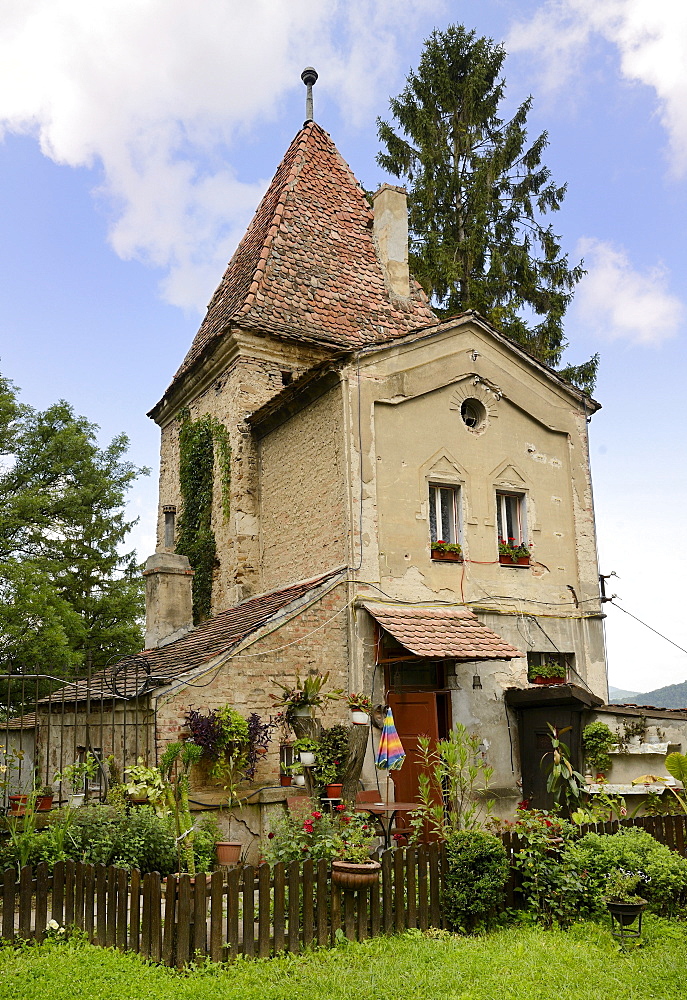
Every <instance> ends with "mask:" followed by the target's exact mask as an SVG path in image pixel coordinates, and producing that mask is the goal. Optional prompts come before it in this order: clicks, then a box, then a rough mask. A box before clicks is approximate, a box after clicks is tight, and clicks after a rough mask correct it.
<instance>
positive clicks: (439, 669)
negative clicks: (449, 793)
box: [146, 121, 606, 806]
mask: <svg viewBox="0 0 687 1000" xmlns="http://www.w3.org/2000/svg"><path fill="white" fill-rule="evenodd" d="M407 247H408V232H407V212H406V205H405V194H404V192H403V191H402V190H400V189H398V188H394V187H391V186H388V185H385V186H384V187H382V189H381V190H380V191H378V192H377V193H376V195H375V196H374V198H373V203H372V205H370V204H369V203H368V201H367V199H366V197H365V195H364V193H363V192H362V190H361V188H360V185H359V184H358V183H357V182H356V180H355V178H354V177H353V175H352V173H351V171H350V169H349V168H348V167H347V165H346V164H345V163H344V161H343V160H342V158H341V156H340V154H339V153H338V151H337V149H336V147H335V146H334V144H333V142H332V140H331V138H330V137H329V136H328V135H327V133H326V132H324V130H323V129H322V128H321V127H320V126H319V125H317V124H316V123H314V122H312V121H310V122H307V123H306V124H305V126H304V127H303V128H302V129H301V130H300V132H299V133H298V135H297V136H296V138H295V139H294V141H293V143H292V144H291V146H290V148H289V149H288V151H287V153H286V155H285V157H284V159H283V161H282V163H281V164H280V166H279V168H278V170H277V172H276V174H275V177H274V179H273V181H272V183H271V185H270V187H269V189H268V191H267V193H266V195H265V197H264V199H263V201H262V203H261V205H260V207H259V208H258V211H257V213H256V215H255V218H254V219H253V222H252V223H251V225H250V227H249V229H248V231H247V233H246V235H245V237H244V239H243V240H242V242H241V244H240V245H239V247H238V249H237V251H236V253H235V255H234V257H233V258H232V261H231V262H230V264H229V266H228V268H227V271H226V273H225V275H224V277H223V278H222V281H221V283H220V285H219V288H218V289H217V291H216V293H215V295H214V296H213V298H212V301H211V302H210V305H209V307H208V311H207V315H206V317H205V319H204V320H203V323H202V324H201V327H200V330H199V331H198V333H197V335H196V337H195V339H194V341H193V343H192V345H191V348H190V350H189V352H188V354H187V356H186V358H185V359H184V361H183V363H182V365H181V367H180V368H179V370H178V371H177V373H176V375H175V376H174V378H173V380H172V383H171V385H170V386H169V388H168V389H167V391H166V392H165V394H164V396H163V397H162V399H161V400H160V401H159V402H158V403H157V404H156V406H155V407H154V408H153V409H152V410H151V413H150V416H151V417H152V418H153V419H154V420H155V421H156V422H157V423H158V424H159V426H160V428H161V437H162V444H161V466H160V508H159V522H158V553H157V554H156V556H155V557H154V558H153V560H151V562H150V563H149V565H148V568H147V571H146V572H147V578H148V586H149V593H150V595H151V598H152V600H151V606H150V619H149V633H150V642H151V643H153V642H156V643H160V642H162V643H166V642H167V643H168V642H169V639H170V638H172V637H173V636H178V635H179V630H180V629H181V630H182V631H183V629H184V628H188V627H189V626H190V621H189V616H190V603H189V597H188V585H189V578H188V576H186V575H185V572H184V570H183V560H182V558H181V557H179V556H177V555H174V554H173V552H174V548H175V545H176V544H177V542H178V538H175V531H174V518H175V514H178V513H180V512H181V511H182V510H183V498H182V492H181V482H180V474H179V466H180V446H179V441H180V430H181V427H182V424H183V421H184V420H187V421H191V422H196V421H199V420H202V419H203V418H211V419H212V420H213V421H216V422H217V423H219V424H220V425H221V426H222V427H224V428H226V431H227V433H228V437H229V441H230V445H231V461H230V475H229V477H225V480H224V482H222V481H221V476H220V474H219V467H218V460H217V457H216V459H215V470H216V478H215V486H214V493H213V501H212V529H213V532H214V536H215V539H216V566H215V569H214V574H213V579H212V604H211V618H210V620H209V622H206V623H204V624H203V625H201V626H199V627H197V628H196V629H195V630H194V631H191V632H189V633H188V635H187V636H186V638H177V639H176V640H175V641H172V642H171V643H169V644H168V645H166V646H164V647H163V648H164V649H165V650H166V651H167V653H166V655H168V656H171V655H173V654H172V651H173V650H175V649H176V650H177V651H178V656H179V657H180V658H181V657H183V651H184V649H185V647H186V644H187V643H188V642H190V641H192V637H193V636H194V634H196V633H199V632H201V631H202V630H205V629H208V628H210V627H214V628H215V631H216V632H217V636H218V639H219V636H220V630H219V629H218V628H217V625H213V624H212V623H217V624H218V623H219V622H220V620H221V618H222V615H223V614H227V613H229V612H227V611H226V609H227V608H229V607H232V606H233V613H235V614H240V609H241V608H242V607H249V606H250V605H251V602H252V601H255V600H259V601H265V600H270V599H275V598H274V595H279V594H280V593H282V592H283V591H284V589H285V588H289V587H292V586H293V585H295V584H298V583H299V582H300V581H311V583H312V586H313V590H312V591H311V592H310V594H311V597H312V598H313V600H312V602H311V603H308V604H307V611H299V612H297V614H296V615H295V617H292V618H289V619H288V624H287V622H286V620H285V619H282V618H280V617H276V618H275V620H274V622H275V627H274V630H273V631H272V632H271V633H270V635H271V636H272V639H271V640H270V641H271V643H272V645H273V646H275V647H284V648H281V649H280V651H279V653H275V654H274V655H269V654H267V653H265V654H264V655H262V654H260V655H257V654H258V653H259V651H260V650H261V649H263V648H264V647H263V646H262V645H261V644H260V643H258V644H257V645H256V643H255V642H253V641H251V647H250V648H251V649H252V651H253V653H254V654H255V657H254V659H253V660H252V661H251V662H252V667H251V666H249V665H248V664H247V663H245V662H244V661H242V660H241V659H240V656H241V654H240V653H238V652H234V653H232V655H231V656H230V658H229V659H228V660H227V664H226V667H225V668H222V669H220V670H219V671H218V673H217V677H216V679H215V680H214V681H213V683H212V684H211V685H208V687H207V688H205V689H203V694H202V698H203V703H210V701H213V703H215V702H216V701H217V699H220V700H227V699H228V700H230V701H232V702H233V703H234V704H235V705H236V706H237V707H244V706H245V707H246V709H250V710H253V709H254V710H257V711H260V710H262V711H267V710H268V709H269V704H270V703H269V694H270V690H269V688H270V680H269V679H270V677H277V676H278V677H280V678H283V677H285V676H286V677H288V676H294V675H295V673H296V672H297V671H300V672H301V673H302V672H303V671H304V670H307V669H309V668H311V667H316V668H319V669H322V670H331V671H332V679H333V680H334V679H336V682H337V684H338V685H339V686H343V687H345V688H346V689H348V690H350V691H358V690H361V691H364V692H366V693H368V694H372V697H373V701H375V702H376V703H383V702H385V701H389V702H390V703H391V704H392V707H393V708H394V711H395V716H396V722H397V725H398V728H399V732H400V734H401V738H402V740H403V741H404V743H405V744H406V749H407V750H410V751H411V754H412V750H413V747H414V742H415V740H416V738H417V735H418V734H420V733H422V732H429V733H430V734H432V735H434V736H441V735H445V733H446V732H447V730H448V728H450V726H451V724H452V723H453V721H456V720H460V721H462V722H464V723H465V724H466V725H467V726H468V728H470V729H471V730H472V731H475V732H477V733H479V734H480V736H481V738H482V740H483V751H484V754H485V755H486V756H487V758H488V759H489V761H490V763H492V764H493V766H494V767H495V768H496V773H497V780H496V784H497V786H498V790H499V793H500V795H501V796H502V797H503V799H504V804H505V803H508V804H509V805H510V806H512V804H513V803H514V802H515V801H516V800H517V799H518V798H520V797H521V794H522V793H521V788H520V785H519V782H520V781H521V780H525V782H526V783H527V782H528V781H529V782H532V781H533V780H536V778H537V775H536V774H534V773H532V774H530V775H527V774H526V775H525V776H524V779H523V776H522V765H521V760H522V746H521V744H522V741H523V740H525V741H526V740H527V739H530V738H534V739H535V740H536V739H537V738H538V734H540V733H541V730H542V729H543V730H545V729H546V725H545V723H546V721H552V722H556V721H558V722H561V721H566V722H568V721H571V720H572V721H575V722H576V723H579V719H580V712H581V710H582V709H584V708H587V707H589V706H591V705H592V704H600V703H601V702H603V701H605V699H606V672H605V663H604V647H603V635H602V613H601V606H600V602H599V588H598V568H597V562H596V547H595V529H594V516H593V506H592V491H591V481H590V473H589V459H588V444H587V422H588V420H589V418H590V417H591V415H592V414H593V413H594V412H595V411H596V410H597V408H598V404H597V403H595V402H594V401H593V400H591V399H589V398H588V397H586V396H585V395H584V394H583V393H581V392H580V391H578V390H577V389H575V388H573V387H572V386H570V385H569V384H568V383H566V382H565V381H563V380H562V379H561V378H560V377H559V376H558V375H556V374H555V373H554V372H553V371H551V370H550V369H548V368H547V367H546V366H544V365H543V364H541V363H540V362H538V361H536V360H535V359H533V358H532V357H530V356H529V355H528V354H527V353H526V352H524V351H523V350H522V349H521V348H520V347H518V346H517V345H515V344H513V343H512V342H511V341H509V340H508V339H507V338H506V337H504V336H502V335H501V334H500V333H499V332H498V331H497V330H494V329H493V328H492V327H490V326H489V324H488V323H486V322H485V321H484V320H483V319H481V318H480V317H479V316H477V315H475V314H472V313H468V314H464V315H461V316H458V317H455V318H454V319H451V320H448V321H444V322H439V321H438V319H437V317H436V316H435V315H434V314H433V312H432V311H431V309H430V306H429V304H428V302H427V300H426V297H425V296H424V294H423V292H422V290H421V289H420V287H419V286H418V285H417V283H416V282H415V281H414V280H413V278H412V276H410V275H409V273H408V262H407ZM227 478H229V479H230V483H227V481H226V480H227ZM223 490H225V491H227V492H228V494H229V496H228V503H227V502H226V498H224V497H223ZM177 527H178V520H177ZM505 536H510V537H511V538H512V539H514V544H516V545H517V544H522V545H523V546H525V547H526V548H527V550H528V551H529V552H530V556H529V558H525V559H524V560H522V562H523V563H524V564H523V565H513V564H508V565H506V564H504V562H503V560H500V558H499V539H500V538H502V537H505ZM437 540H443V541H445V542H449V543H457V544H459V545H460V546H461V547H462V558H461V559H460V561H449V559H447V558H443V559H440V558H439V555H440V554H439V553H437V552H436V551H435V552H432V550H431V544H432V542H436V541H437ZM449 558H450V557H449ZM175 589H178V590H179V591H180V593H181V594H182V596H181V597H174V599H172V594H173V592H174V591H175ZM320 592H322V593H323V595H326V596H317V595H318V594H319V593H320ZM184 593H185V594H186V596H185V597H183V594H184ZM161 594H165V595H167V597H160V595H161ZM270 595H273V596H272V597H270ZM167 598H169V600H168V599H167ZM242 602H243V603H242ZM170 608H171V609H172V611H171V612H170ZM170 613H171V618H168V620H167V621H166V624H165V616H169V615H170ZM311 626H312V628H313V631H312V632H311V634H310V635H309V636H307V639H306V635H307V633H308V631H309V629H310V627H311ZM289 629H291V630H294V629H295V630H296V632H297V630H298V629H301V630H302V632H303V636H304V638H303V643H304V645H301V643H300V642H296V643H295V644H290V643H291V641H292V640H291V632H290V631H288V630H289ZM314 629H317V631H314ZM294 634H296V633H294ZM287 635H288V638H287ZM146 655H148V656H149V655H151V654H146ZM528 658H529V669H530V676H532V670H533V668H534V667H535V666H536V665H537V664H538V663H540V662H550V661H551V659H552V658H556V659H557V660H558V661H559V662H561V663H563V665H564V670H565V671H566V673H567V679H568V681H569V683H568V684H566V685H564V686H563V687H560V686H559V687H558V688H557V691H556V698H555V703H554V704H551V703H550V702H549V701H546V696H548V698H549V699H550V698H551V692H550V691H548V692H547V691H544V689H543V688H541V687H535V686H533V685H530V684H529V682H528ZM209 663H210V661H208V664H207V665H208V666H209ZM213 669H214V666H213ZM509 689H516V691H515V692H514V693H513V695H511V694H509ZM514 696H515V697H514ZM194 697H196V695H195V693H194V689H193V688H190V687H184V686H183V683H182V684H181V686H180V687H179V689H178V694H177V695H176V697H175V699H173V701H174V704H175V706H176V709H177V710H176V716H174V713H172V721H171V723H170V724H171V725H172V727H173V724H174V720H175V719H176V720H178V718H179V714H180V712H181V709H182V708H185V707H186V706H188V705H191V704H192V703H193V701H194ZM542 698H544V700H545V702H546V703H545V707H540V706H541V705H542ZM168 704H170V705H171V704H172V703H171V702H168ZM181 714H182V715H183V712H181ZM333 717H334V716H332V718H333ZM578 730H579V725H578ZM527 733H530V736H527V735H526V734H527ZM523 746H524V744H523ZM526 754H527V751H526V748H525V756H526ZM540 756H541V754H540ZM537 761H538V758H537ZM535 770H536V771H537V772H538V767H537V768H536V769H535ZM367 780H368V781H374V776H373V774H371V773H368V774H367ZM414 780H415V779H414V776H413V768H412V766H409V767H407V768H405V769H404V770H403V771H401V772H399V776H398V778H397V781H398V786H397V792H398V793H399V794H400V796H401V797H406V796H408V795H410V794H411V793H412V791H413V783H414Z"/></svg>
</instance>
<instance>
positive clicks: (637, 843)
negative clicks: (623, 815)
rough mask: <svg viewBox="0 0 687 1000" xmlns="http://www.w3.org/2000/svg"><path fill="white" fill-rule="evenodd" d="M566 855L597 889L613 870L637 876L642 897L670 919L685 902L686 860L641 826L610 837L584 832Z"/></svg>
mask: <svg viewBox="0 0 687 1000" xmlns="http://www.w3.org/2000/svg"><path fill="white" fill-rule="evenodd" d="M569 854H570V856H571V859H572V860H573V862H574V864H575V865H576V866H577V867H578V868H579V869H580V870H584V871H586V872H587V873H588V877H589V879H590V880H592V881H594V883H595V884H597V885H598V886H599V887H602V886H603V885H604V883H605V880H606V877H607V875H608V874H609V873H610V872H611V871H612V870H613V869H616V868H622V869H623V870H625V871H627V872H632V873H633V874H640V875H641V876H642V877H643V881H644V883H645V885H644V886H643V887H642V894H643V895H644V896H645V897H646V899H647V900H648V902H649V904H650V907H651V909H652V910H653V911H654V912H656V913H660V914H663V915H665V916H670V915H671V914H673V913H675V911H676V910H677V909H679V908H680V907H682V906H684V905H685V904H686V903H687V860H686V859H685V858H682V857H680V855H679V854H676V853H675V852H674V851H671V850H670V848H669V847H666V845H665V844H659V842H658V841H657V840H655V839H654V837H652V836H651V834H649V833H647V832H646V830H642V829H641V827H625V828H622V829H620V830H619V831H618V832H617V833H613V834H598V833H587V834H585V836H584V837H582V838H581V839H580V840H579V841H578V842H577V843H576V844H574V845H573V846H572V847H571V848H570V850H569Z"/></svg>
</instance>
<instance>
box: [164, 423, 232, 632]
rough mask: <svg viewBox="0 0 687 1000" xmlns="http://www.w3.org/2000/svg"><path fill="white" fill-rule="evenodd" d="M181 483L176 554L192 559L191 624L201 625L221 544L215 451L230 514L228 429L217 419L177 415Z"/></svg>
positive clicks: (224, 504)
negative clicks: (215, 521) (215, 514)
mask: <svg viewBox="0 0 687 1000" xmlns="http://www.w3.org/2000/svg"><path fill="white" fill-rule="evenodd" d="M179 424H180V427H179V484H180V488H181V513H180V515H179V528H178V535H177V546H176V550H177V552H178V553H179V554H180V555H184V556H188V559H189V562H190V563H191V566H192V567H193V569H194V570H195V576H194V578H193V621H194V622H195V623H196V624H198V622H201V621H203V620H204V619H205V618H207V617H208V616H209V614H210V609H211V606H212V577H213V573H214V570H215V566H216V565H217V543H216V541H215V533H214V531H213V530H212V492H213V486H214V468H215V447H216V449H217V462H218V467H219V476H220V485H221V492H222V513H223V515H224V519H225V520H227V519H228V517H229V513H230V486H231V445H230V443H229V434H228V432H227V429H226V427H224V425H223V424H221V423H220V422H219V420H217V419H216V418H215V417H211V416H204V417H200V418H199V419H198V420H191V414H190V412H189V410H188V408H184V409H183V410H182V411H181V413H180V414H179Z"/></svg>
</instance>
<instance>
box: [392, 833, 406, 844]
mask: <svg viewBox="0 0 687 1000" xmlns="http://www.w3.org/2000/svg"><path fill="white" fill-rule="evenodd" d="M403 839H404V837H403V834H402V833H395V834H394V840H395V841H397V842H398V841H399V840H403Z"/></svg>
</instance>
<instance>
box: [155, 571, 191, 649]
mask: <svg viewBox="0 0 687 1000" xmlns="http://www.w3.org/2000/svg"><path fill="white" fill-rule="evenodd" d="M143 576H144V577H145V581H146V643H145V648H146V649H154V648H155V647H156V646H166V645H167V643H168V642H173V641H174V639H180V638H181V636H182V635H186V633H187V632H190V630H191V629H192V628H193V598H192V594H191V584H192V583H193V576H194V573H193V570H192V569H191V564H190V562H189V561H188V558H187V556H179V555H177V554H176V552H156V553H155V554H154V555H152V556H149V558H148V559H147V560H146V565H145V569H144V570H143Z"/></svg>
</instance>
